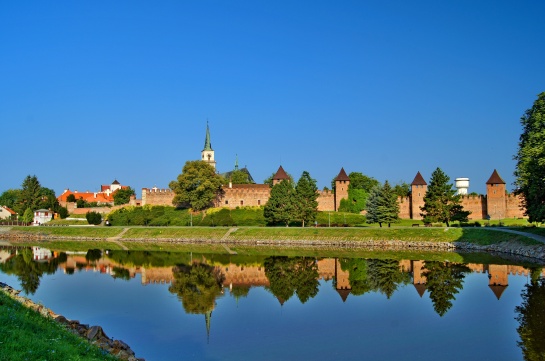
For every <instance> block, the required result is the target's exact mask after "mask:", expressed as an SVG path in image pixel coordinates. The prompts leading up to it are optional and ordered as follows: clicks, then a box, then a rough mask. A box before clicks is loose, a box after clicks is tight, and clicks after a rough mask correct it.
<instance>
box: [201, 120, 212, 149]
mask: <svg viewBox="0 0 545 361" xmlns="http://www.w3.org/2000/svg"><path fill="white" fill-rule="evenodd" d="M204 150H212V143H210V127H209V126H208V122H206V138H204V149H203V151H204Z"/></svg>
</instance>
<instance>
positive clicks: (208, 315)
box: [204, 310, 212, 343]
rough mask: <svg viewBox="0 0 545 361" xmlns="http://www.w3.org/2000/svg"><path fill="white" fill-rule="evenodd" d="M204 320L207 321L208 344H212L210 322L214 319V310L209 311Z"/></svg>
mask: <svg viewBox="0 0 545 361" xmlns="http://www.w3.org/2000/svg"><path fill="white" fill-rule="evenodd" d="M204 319H205V321H206V343H210V320H211V319H212V310H210V311H207V312H206V313H205V314H204Z"/></svg>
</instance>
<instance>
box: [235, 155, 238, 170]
mask: <svg viewBox="0 0 545 361" xmlns="http://www.w3.org/2000/svg"><path fill="white" fill-rule="evenodd" d="M235 170H238V154H237V155H236V160H235Z"/></svg>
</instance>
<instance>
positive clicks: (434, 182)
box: [420, 167, 470, 227]
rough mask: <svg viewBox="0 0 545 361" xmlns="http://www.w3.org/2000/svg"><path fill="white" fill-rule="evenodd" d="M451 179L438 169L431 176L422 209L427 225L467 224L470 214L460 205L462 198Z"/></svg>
mask: <svg viewBox="0 0 545 361" xmlns="http://www.w3.org/2000/svg"><path fill="white" fill-rule="evenodd" d="M449 181H450V178H449V177H448V176H447V175H446V174H445V173H444V172H443V171H442V170H441V168H439V167H438V168H437V169H436V170H434V171H433V173H432V175H431V180H430V184H429V186H428V191H427V192H426V195H425V196H424V206H423V207H420V209H421V211H422V213H420V215H421V216H422V217H423V218H424V222H425V223H432V222H442V223H446V224H447V227H448V226H449V223H450V222H451V221H460V222H467V216H468V215H469V213H470V212H468V211H464V208H463V207H462V206H461V205H460V202H461V196H460V195H459V194H456V190H455V189H453V188H452V184H450V183H449Z"/></svg>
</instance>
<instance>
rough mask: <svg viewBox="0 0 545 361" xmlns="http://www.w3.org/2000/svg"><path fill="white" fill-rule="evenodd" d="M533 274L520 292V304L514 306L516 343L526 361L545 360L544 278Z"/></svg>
mask: <svg viewBox="0 0 545 361" xmlns="http://www.w3.org/2000/svg"><path fill="white" fill-rule="evenodd" d="M535 274H537V272H535V271H534V273H533V274H532V275H533V277H532V282H531V283H530V284H527V285H526V287H525V289H524V290H523V292H522V304H521V305H520V306H518V307H517V308H516V312H517V317H516V319H517V321H518V322H519V327H518V328H517V332H518V334H519V336H520V341H519V342H518V345H519V347H520V348H521V349H522V353H523V355H524V359H525V360H528V361H542V360H545V279H536V278H537V277H536V276H535Z"/></svg>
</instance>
